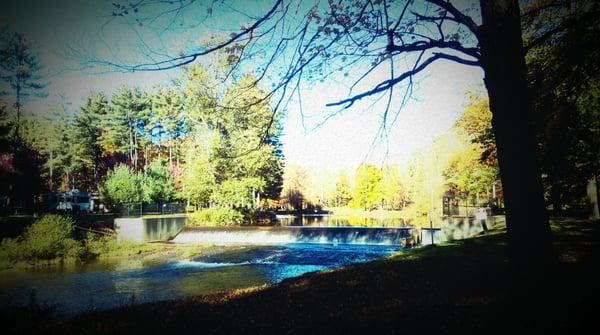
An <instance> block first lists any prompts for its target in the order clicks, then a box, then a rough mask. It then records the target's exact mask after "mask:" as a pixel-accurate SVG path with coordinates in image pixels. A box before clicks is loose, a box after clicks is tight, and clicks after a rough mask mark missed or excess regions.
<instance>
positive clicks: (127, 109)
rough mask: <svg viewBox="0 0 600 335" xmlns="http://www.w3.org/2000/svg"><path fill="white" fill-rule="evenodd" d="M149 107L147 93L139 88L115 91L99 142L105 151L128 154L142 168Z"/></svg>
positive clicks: (132, 163)
mask: <svg viewBox="0 0 600 335" xmlns="http://www.w3.org/2000/svg"><path fill="white" fill-rule="evenodd" d="M150 106H151V105H150V103H149V100H148V96H147V94H146V93H144V92H142V91H141V90H140V89H139V88H130V87H126V86H122V87H121V88H119V89H118V90H117V92H115V93H114V94H113V96H112V100H111V108H110V109H109V110H108V112H107V114H106V115H105V117H104V120H103V122H102V129H103V131H102V135H101V136H100V141H99V142H100V145H101V146H102V148H103V150H104V151H105V152H120V153H124V154H127V157H128V158H129V160H130V162H131V165H132V166H133V167H134V168H135V169H137V168H138V167H139V166H138V163H139V149H140V146H141V144H142V141H143V138H144V136H147V135H148V134H146V130H147V129H149V127H148V122H149V115H150Z"/></svg>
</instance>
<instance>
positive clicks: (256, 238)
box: [172, 226, 414, 245]
mask: <svg viewBox="0 0 600 335" xmlns="http://www.w3.org/2000/svg"><path fill="white" fill-rule="evenodd" d="M413 229H414V228H412V227H397V228H372V227H307V226H285V227H186V228H184V229H183V231H182V232H181V233H179V235H177V236H176V237H175V238H174V239H173V240H172V241H173V242H175V243H214V244H223V245H225V244H253V245H273V244H285V243H318V244H359V245H402V244H403V242H404V239H406V238H408V237H410V236H411V230H413Z"/></svg>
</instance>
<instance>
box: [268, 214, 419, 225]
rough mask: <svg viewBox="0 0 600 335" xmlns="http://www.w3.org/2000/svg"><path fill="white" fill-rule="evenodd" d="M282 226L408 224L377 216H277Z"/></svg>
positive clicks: (403, 220) (401, 220)
mask: <svg viewBox="0 0 600 335" xmlns="http://www.w3.org/2000/svg"><path fill="white" fill-rule="evenodd" d="M277 221H278V222H279V224H280V225H282V226H315V227H347V226H351V227H384V228H387V227H406V226H407V225H408V224H409V223H410V222H408V221H409V220H405V219H403V218H398V217H377V216H372V217H368V216H351V215H346V216H340V215H328V214H314V215H301V216H296V215H277Z"/></svg>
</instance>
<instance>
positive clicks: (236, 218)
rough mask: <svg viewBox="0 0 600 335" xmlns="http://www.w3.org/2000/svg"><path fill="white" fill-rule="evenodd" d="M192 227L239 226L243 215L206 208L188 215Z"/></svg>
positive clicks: (223, 209)
mask: <svg viewBox="0 0 600 335" xmlns="http://www.w3.org/2000/svg"><path fill="white" fill-rule="evenodd" d="M188 223H189V224H190V225H192V226H241V225H242V224H244V215H243V214H242V213H240V212H238V211H236V210H233V209H229V208H208V209H202V210H199V211H196V212H193V213H190V214H188Z"/></svg>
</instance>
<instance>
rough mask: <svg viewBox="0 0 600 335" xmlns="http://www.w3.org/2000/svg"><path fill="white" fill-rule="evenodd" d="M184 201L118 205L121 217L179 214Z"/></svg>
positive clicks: (183, 207)
mask: <svg viewBox="0 0 600 335" xmlns="http://www.w3.org/2000/svg"><path fill="white" fill-rule="evenodd" d="M185 207H186V206H185V203H182V202H165V203H163V202H160V203H142V202H136V203H129V204H123V205H121V206H120V207H119V210H118V212H119V213H120V216H121V217H141V216H144V215H160V214H179V213H185Z"/></svg>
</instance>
